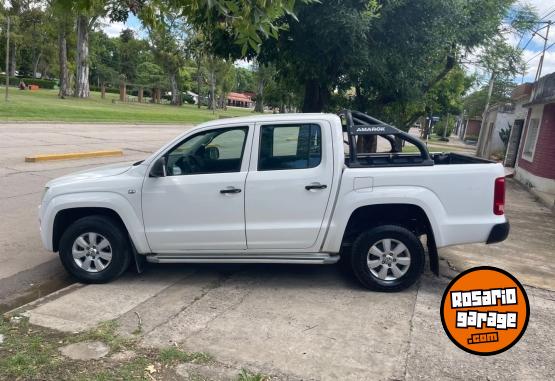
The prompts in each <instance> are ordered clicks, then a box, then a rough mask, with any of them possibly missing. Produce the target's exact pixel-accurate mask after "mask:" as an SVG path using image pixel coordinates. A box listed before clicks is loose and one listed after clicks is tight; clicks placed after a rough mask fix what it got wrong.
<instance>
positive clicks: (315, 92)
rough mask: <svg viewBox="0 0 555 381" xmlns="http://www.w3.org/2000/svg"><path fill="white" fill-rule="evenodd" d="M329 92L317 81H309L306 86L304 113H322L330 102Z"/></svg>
mask: <svg viewBox="0 0 555 381" xmlns="http://www.w3.org/2000/svg"><path fill="white" fill-rule="evenodd" d="M328 95H329V94H328V90H327V89H325V88H322V86H321V85H320V83H319V82H318V80H317V79H309V80H307V81H306V82H305V85H304V100H303V110H302V111H303V112H322V111H323V110H324V107H325V106H326V105H327V102H328Z"/></svg>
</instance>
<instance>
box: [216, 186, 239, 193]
mask: <svg viewBox="0 0 555 381" xmlns="http://www.w3.org/2000/svg"><path fill="white" fill-rule="evenodd" d="M240 192H241V189H239V188H235V187H227V188H226V189H220V193H223V194H227V193H240Z"/></svg>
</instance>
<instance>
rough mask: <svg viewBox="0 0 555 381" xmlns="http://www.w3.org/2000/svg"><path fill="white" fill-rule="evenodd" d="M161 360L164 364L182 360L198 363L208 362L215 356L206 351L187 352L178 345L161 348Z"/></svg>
mask: <svg viewBox="0 0 555 381" xmlns="http://www.w3.org/2000/svg"><path fill="white" fill-rule="evenodd" d="M159 359H160V362H161V363H163V364H166V365H168V364H175V363H180V362H193V363H196V364H207V363H210V362H212V361H214V358H213V357H212V356H211V355H210V354H208V353H205V352H185V351H182V350H181V349H179V348H177V347H168V348H163V349H161V350H160V354H159Z"/></svg>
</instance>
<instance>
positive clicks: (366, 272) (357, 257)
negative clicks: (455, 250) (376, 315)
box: [351, 225, 425, 292]
mask: <svg viewBox="0 0 555 381" xmlns="http://www.w3.org/2000/svg"><path fill="white" fill-rule="evenodd" d="M388 241H389V254H388V255H386V251H387V246H384V245H387V242H388ZM399 243H400V244H402V245H399ZM403 248H404V249H406V250H403ZM401 250H402V251H401ZM398 251H399V253H397V252H398ZM407 258H408V259H407ZM424 263H425V256H424V247H423V246H422V243H421V242H420V240H419V239H418V237H417V236H416V235H414V234H413V233H412V232H411V231H410V230H407V229H405V228H404V227H401V226H397V225H383V226H377V227H375V228H372V229H370V230H367V231H365V232H363V233H361V234H360V235H359V236H358V238H357V239H356V240H355V242H354V243H353V250H352V252H351V269H352V271H353V273H354V275H355V277H356V278H357V280H358V281H359V282H360V284H362V285H363V286H364V287H366V288H368V289H370V290H374V291H384V292H396V291H401V290H404V289H406V288H408V287H410V286H411V285H412V284H414V282H416V281H417V280H418V278H419V277H420V274H422V271H423V270H424Z"/></svg>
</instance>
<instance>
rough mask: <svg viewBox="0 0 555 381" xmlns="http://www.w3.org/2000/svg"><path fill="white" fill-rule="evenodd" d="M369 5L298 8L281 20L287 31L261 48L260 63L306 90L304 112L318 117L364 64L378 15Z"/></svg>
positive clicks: (357, 0)
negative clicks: (342, 83)
mask: <svg viewBox="0 0 555 381" xmlns="http://www.w3.org/2000/svg"><path fill="white" fill-rule="evenodd" d="M377 10H378V7H377V2H376V1H373V0H370V1H368V0H366V1H363V0H322V1H321V2H317V3H311V4H299V5H298V7H297V8H296V9H295V14H296V15H297V17H298V20H299V21H298V22H297V21H296V17H295V16H291V15H288V16H286V17H285V18H283V24H284V25H288V28H287V30H285V31H282V32H281V33H280V34H279V37H278V39H277V40H273V39H269V40H267V41H265V42H264V44H263V45H262V51H261V54H260V61H261V62H263V63H268V62H273V63H275V64H276V66H277V67H280V68H283V69H281V70H280V73H281V74H282V75H284V76H286V77H292V78H295V79H296V81H298V82H299V83H301V84H303V86H304V101H303V106H302V110H303V111H304V112H319V111H322V110H323V109H325V108H326V107H327V105H328V103H329V99H330V94H331V92H332V90H333V89H334V87H335V86H337V85H338V84H339V82H340V81H341V79H342V78H343V77H344V76H346V75H348V74H349V73H353V72H357V71H361V70H362V69H363V67H364V65H365V63H366V58H365V57H366V55H367V52H366V50H367V46H368V41H367V35H368V31H369V27H370V25H371V23H372V20H373V19H374V17H375V15H376V13H377Z"/></svg>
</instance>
